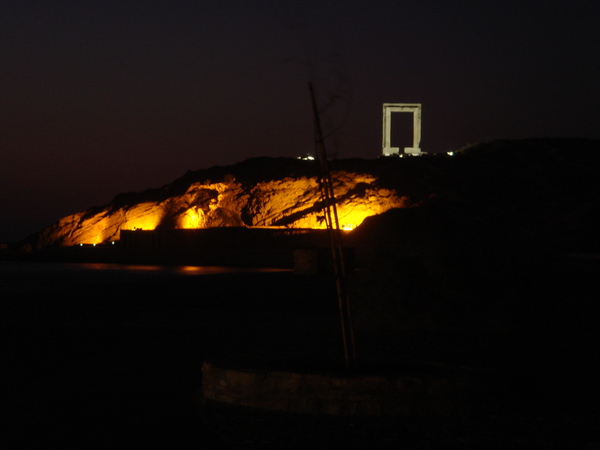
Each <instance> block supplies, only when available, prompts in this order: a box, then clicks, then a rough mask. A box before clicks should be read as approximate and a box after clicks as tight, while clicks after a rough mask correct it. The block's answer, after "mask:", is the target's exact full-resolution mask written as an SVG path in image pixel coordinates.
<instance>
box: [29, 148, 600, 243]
mask: <svg viewBox="0 0 600 450" xmlns="http://www.w3.org/2000/svg"><path fill="white" fill-rule="evenodd" d="M331 167H332V171H333V178H334V183H335V191H336V197H337V199H338V208H339V215H340V222H341V224H342V225H345V226H347V227H348V228H356V227H359V225H361V223H362V222H363V221H364V220H365V219H366V218H367V217H370V216H374V215H380V214H381V213H384V212H386V211H388V210H390V209H396V208H406V207H413V206H428V205H429V206H432V205H438V206H437V207H435V208H434V209H431V208H430V209H428V210H427V211H430V212H428V213H424V212H422V211H421V212H417V211H416V209H420V208H416V209H415V208H410V210H406V211H407V212H406V214H405V216H406V217H407V218H406V219H403V220H402V224H401V225H398V227H396V225H394V227H395V228H393V229H390V230H387V231H389V232H386V233H383V228H386V227H385V226H383V225H377V226H375V225H373V223H374V222H372V223H371V224H370V225H369V224H368V222H367V223H366V224H365V225H364V226H363V227H359V230H357V231H354V232H353V233H351V234H352V235H354V238H353V240H355V241H356V240H360V241H365V242H366V241H373V240H380V239H383V240H384V241H385V240H386V239H387V240H389V239H392V240H395V241H398V239H401V240H404V241H407V239H406V238H407V237H408V236H411V237H412V239H414V238H416V236H419V235H423V234H424V233H425V234H427V233H432V232H433V231H432V227H433V228H436V229H437V228H439V226H440V224H441V223H443V222H446V223H448V225H449V226H450V227H452V226H454V227H457V228H458V229H457V230H455V231H456V232H460V229H461V226H460V225H458V223H459V222H460V221H461V220H462V221H463V222H464V221H465V220H467V219H466V218H467V217H468V222H469V223H471V224H474V223H475V222H479V223H480V224H494V226H495V227H497V229H498V230H502V229H508V228H510V229H515V230H516V229H518V230H520V231H519V232H520V233H521V236H522V237H523V236H528V237H530V238H531V239H533V240H535V241H544V242H545V243H546V244H548V245H553V246H556V247H560V249H562V250H564V251H591V250H593V251H598V250H599V249H600V245H599V240H598V237H597V233H596V230H597V229H598V227H597V225H599V222H600V217H599V212H598V211H599V208H598V206H599V205H598V200H597V192H599V191H600V190H599V188H600V141H598V140H583V139H531V140H519V141H496V142H491V143H485V144H479V145H474V146H470V147H467V148H465V149H463V150H461V151H459V152H457V153H456V154H455V155H454V156H448V155H445V154H444V155H425V156H421V157H412V158H379V159H374V160H363V159H345V160H334V161H332V163H331ZM316 173H317V165H316V163H315V162H314V161H305V160H299V159H290V158H253V159H249V160H246V161H243V162H240V163H238V164H235V165H232V166H227V167H221V166H217V167H212V168H209V169H203V170H197V171H190V172H188V173H186V174H185V175H184V176H183V177H181V178H179V179H177V180H175V181H174V182H173V183H171V184H168V185H165V186H163V187H161V188H156V189H149V190H146V191H144V192H139V193H126V194H120V195H117V196H116V197H115V198H114V199H113V200H112V201H111V202H110V203H109V204H107V205H104V206H100V207H93V208H90V209H88V210H86V211H82V212H78V213H76V214H72V215H70V216H67V217H64V218H62V219H60V220H59V221H58V222H57V223H55V224H54V225H52V226H51V227H49V228H47V229H45V230H43V231H42V232H40V233H38V234H36V235H35V236H31V237H30V238H29V239H28V242H29V243H31V245H32V246H33V247H34V248H43V247H47V246H57V245H58V246H71V245H76V244H80V243H83V244H98V243H103V242H109V241H114V240H118V239H119V232H120V230H122V229H155V228H203V227H218V226H259V227H260V226H284V227H291V228H319V227H324V223H323V220H322V214H321V204H320V196H319V188H318V184H317V179H316ZM439 205H445V206H444V207H443V208H441V207H440V206H439ZM448 205H452V206H448ZM442 209H443V210H444V212H443V213H442V212H441V211H442ZM434 210H435V211H436V212H435V213H434V212H431V211H434ZM416 215H420V216H422V217H423V218H422V219H419V220H417V222H418V224H417V223H416V222H415V220H416V219H413V218H412V217H413V216H414V217H416ZM384 216H385V215H384ZM408 216H410V217H411V218H408ZM459 216H460V217H461V219H458V217H459ZM382 217H383V216H382ZM390 217H391V216H390ZM450 218H452V219H450ZM450 222H452V224H453V225H452V224H450ZM410 223H414V230H411V231H409V230H407V227H410V225H409V224H410ZM486 226H487V225H486ZM373 227H375V228H377V227H383V228H382V229H381V230H380V231H381V232H379V231H378V232H377V233H375V232H373V231H372V230H374V228H373ZM361 228H362V229H364V231H360V229H361ZM475 228H477V227H475ZM367 229H369V230H371V231H368V232H367ZM427 230H429V231H427ZM438 231H439V230H438ZM382 233H383V234H385V236H382ZM378 236H379V237H378ZM418 240H420V241H422V239H418ZM550 243H551V244H550Z"/></svg>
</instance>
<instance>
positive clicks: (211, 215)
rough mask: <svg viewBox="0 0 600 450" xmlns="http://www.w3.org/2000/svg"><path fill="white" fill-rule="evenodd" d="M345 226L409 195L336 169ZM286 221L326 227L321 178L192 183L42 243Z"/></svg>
mask: <svg viewBox="0 0 600 450" xmlns="http://www.w3.org/2000/svg"><path fill="white" fill-rule="evenodd" d="M333 179H334V185H335V195H336V199H337V201H338V203H337V204H338V217H339V221H340V225H341V226H342V227H344V228H346V229H353V228H355V227H357V226H358V225H360V224H361V222H362V221H363V220H364V219H365V218H366V217H368V216H372V215H374V214H379V213H382V212H385V211H387V210H388V209H390V208H398V207H403V206H405V199H404V198H402V197H399V196H398V195H397V193H396V192H395V191H393V190H390V189H381V188H378V187H377V186H376V181H377V180H376V177H374V176H372V175H369V174H357V173H349V172H343V171H340V172H335V173H334V174H333ZM222 226H259V227H268V226H285V227H289V228H325V222H324V221H323V213H322V211H321V207H320V193H319V186H318V183H317V180H316V178H310V177H287V178H284V179H281V180H274V181H265V182H259V183H256V184H253V185H247V184H246V185H244V184H243V183H239V182H236V181H235V179H234V178H233V177H231V176H230V177H225V180H224V181H222V182H218V183H211V182H207V183H205V184H203V183H192V184H190V185H189V187H188V189H187V190H186V191H185V192H184V193H183V194H182V195H176V196H171V197H168V198H166V199H164V200H161V201H143V202H139V203H135V204H132V205H127V206H122V207H115V205H113V204H109V205H107V206H106V207H104V208H102V209H101V210H99V211H98V210H95V211H94V212H90V211H86V212H80V213H77V214H73V215H71V216H67V217H64V218H63V219H61V220H60V221H59V222H58V223H57V224H55V225H53V226H52V227H50V228H48V229H46V230H44V231H43V232H42V233H41V234H40V239H39V246H41V247H43V246H47V245H53V244H59V245H63V246H70V245H78V244H100V243H104V242H110V241H116V240H118V239H119V233H120V231H121V230H135V229H142V230H153V229H155V228H157V227H161V228H206V227H222Z"/></svg>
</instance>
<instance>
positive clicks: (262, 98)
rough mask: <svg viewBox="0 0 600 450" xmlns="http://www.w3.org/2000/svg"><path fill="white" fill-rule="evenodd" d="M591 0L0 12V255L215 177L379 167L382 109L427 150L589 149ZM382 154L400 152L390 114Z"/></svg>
mask: <svg viewBox="0 0 600 450" xmlns="http://www.w3.org/2000/svg"><path fill="white" fill-rule="evenodd" d="M599 19H600V2H598V1H596V0H593V1H592V0H590V1H580V0H571V1H546V2H533V1H527V0H518V1H513V0H502V1H496V0H488V1H485V2H482V1H454V2H450V1H427V0H419V1H413V2H409V1H406V2H399V1H397V2H392V1H378V0H371V1H368V2H367V1H351V0H345V1H330V0H322V1H318V2H317V1H315V2H312V1H307V0H304V1H301V2H300V1H287V2H286V1H281V0H277V1H275V0H274V1H267V0H264V1H227V0H221V1H187V0H176V1H175V0H169V1H154V0H146V1H127V0H123V1H112V0H103V1H97V2H93V1H85V0H78V1H67V0H61V1H58V0H57V1H52V0H40V1H30V0H18V1H16V0H15V1H13V0H5V1H3V2H2V3H1V4H0V242H7V241H8V242H10V241H16V240H18V239H21V238H24V237H25V236H27V235H28V234H30V233H33V232H36V231H39V230H40V229H42V228H44V227H46V226H49V225H51V224H52V223H53V222H55V221H56V220H58V219H59V218H61V217H63V216H65V215H68V214H72V213H75V212H78V211H82V210H85V209H87V208H88V207H91V206H97V205H101V204H105V203H107V202H109V201H110V200H111V199H112V198H113V197H114V196H115V195H116V194H118V193H120V192H128V191H141V190H144V189H147V188H152V187H159V186H161V185H164V184H166V183H169V182H171V181H173V180H174V179H176V178H178V177H180V176H181V175H183V174H184V173H185V172H186V171H187V170H197V169H201V168H207V167H211V166H214V165H227V164H232V163H235V162H238V161H241V160H244V159H247V158H250V157H256V156H264V155H267V156H298V155H302V154H306V153H308V152H313V150H314V145H313V122H312V116H311V104H310V97H309V91H308V87H307V83H308V81H312V82H313V83H314V86H315V89H316V93H317V97H318V101H319V103H320V104H322V105H324V104H326V103H329V102H330V100H334V102H333V103H332V106H331V107H330V108H329V109H327V110H326V111H324V113H323V117H322V120H323V122H324V128H325V133H326V134H328V135H330V137H329V138H328V140H327V150H328V152H329V153H330V154H331V155H333V156H337V157H363V158H373V157H376V156H378V155H379V154H380V153H381V114H382V113H381V108H382V104H383V103H384V102H414V103H422V104H423V138H422V143H421V146H422V149H423V150H424V151H427V152H440V151H449V150H454V149H458V148H460V147H463V146H464V145H466V144H468V143H475V142H481V141H488V140H493V139H500V138H509V139H513V138H529V137H587V138H600V132H599V129H598V123H599V120H600V89H599V88H598V80H600V58H599V56H598V55H600V33H599V32H598V29H599V25H598V20H599ZM394 123H395V124H397V128H395V131H394V134H393V137H392V138H393V141H392V144H393V145H394V146H399V147H404V146H409V145H410V143H411V142H410V139H411V138H410V132H409V131H408V130H409V126H410V115H409V114H395V115H394Z"/></svg>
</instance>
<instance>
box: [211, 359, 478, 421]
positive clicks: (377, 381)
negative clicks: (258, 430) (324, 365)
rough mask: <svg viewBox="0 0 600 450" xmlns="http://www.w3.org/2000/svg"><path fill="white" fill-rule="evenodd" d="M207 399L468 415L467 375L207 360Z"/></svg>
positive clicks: (276, 407)
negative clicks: (342, 372) (343, 372)
mask: <svg viewBox="0 0 600 450" xmlns="http://www.w3.org/2000/svg"><path fill="white" fill-rule="evenodd" d="M202 385H203V392H204V398H205V399H207V400H211V401H216V402H221V403H228V404H232V405H239V406H245V407H253V408H260V409H267V410H273V411H286V412H294V413H310V414H329V415H338V416H358V415H360V416H387V415H394V416H402V417H467V416H468V415H469V414H470V409H471V407H470V406H471V389H472V388H471V383H470V382H469V380H468V378H466V377H462V376H442V375H437V376H433V375H431V376H398V375H394V376H390V375H387V376H365V375H348V376H334V375H325V374H314V373H294V372H282V371H270V370H239V369H229V368H224V367H217V366H215V365H213V364H210V363H204V365H203V367H202Z"/></svg>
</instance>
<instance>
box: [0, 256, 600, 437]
mask: <svg viewBox="0 0 600 450" xmlns="http://www.w3.org/2000/svg"><path fill="white" fill-rule="evenodd" d="M593 270H596V269H593ZM592 272H593V273H590V274H585V271H583V272H582V271H579V270H578V271H577V272H576V273H578V274H580V275H577V276H579V277H582V278H581V280H580V281H581V282H583V283H584V284H585V283H589V285H588V286H587V287H585V289H584V292H583V295H590V291H591V290H594V289H595V287H594V286H595V280H596V275H597V271H596V272H594V271H592ZM581 282H580V283H578V285H579V286H581ZM0 286H2V292H1V304H2V319H1V320H2V333H3V336H2V342H3V345H2V348H3V350H2V367H3V373H4V375H7V376H8V377H7V379H8V382H6V383H5V384H4V385H3V393H2V409H3V412H4V416H5V417H8V420H6V419H5V422H4V424H3V425H4V426H3V430H4V431H2V434H3V436H2V439H1V440H2V442H3V445H2V447H3V448H36V447H37V448H47V447H50V446H57V447H58V446H60V448H205V447H206V446H214V447H216V448H219V447H222V446H224V445H226V444H228V443H233V444H245V443H257V442H265V443H279V444H284V443H309V444H316V443H325V444H354V446H357V447H365V446H367V445H369V446H371V447H372V446H373V445H378V444H384V443H394V444H402V445H403V446H404V447H403V448H433V447H435V448H439V447H449V446H454V447H456V446H459V447H460V446H462V447H482V448H514V447H515V446H521V447H523V446H525V447H533V446H539V445H545V446H548V447H556V448H563V447H566V448H597V447H598V446H599V445H600V440H599V438H598V436H599V431H600V425H599V423H600V422H599V417H600V415H599V414H598V411H599V408H598V405H597V399H598V397H597V395H596V390H595V389H596V386H595V384H596V381H595V380H596V373H597V372H596V370H595V364H594V359H595V358H597V353H596V349H597V347H595V344H594V343H593V342H590V341H588V340H587V339H586V338H585V336H584V335H582V334H581V333H575V335H574V338H573V340H572V341H568V340H567V341H565V331H564V330H562V331H560V332H558V334H557V335H556V336H554V337H553V336H552V335H544V336H537V337H535V338H533V337H532V336H515V335H512V336H506V335H489V334H481V335H473V334H469V335H460V334H457V333H453V334H448V335H436V334H434V333H428V334H427V333H426V334H423V333H421V334H419V333H407V334H406V336H405V337H404V338H401V339H399V340H397V341H396V342H388V343H387V344H386V345H385V346H383V347H386V348H382V346H381V344H379V347H378V348H375V349H374V348H372V347H370V348H368V349H366V348H364V347H365V346H366V345H367V343H366V341H363V343H362V344H361V343H360V342H359V356H360V352H361V351H362V355H363V359H365V361H367V364H366V366H369V364H370V366H371V367H370V369H372V370H375V369H377V370H393V367H392V366H393V364H390V365H388V366H386V364H384V363H382V361H384V360H385V359H386V358H389V355H397V357H398V358H399V360H404V361H411V363H414V364H421V363H428V364H431V363H435V364H438V365H441V366H445V367H453V366H456V365H461V366H465V367H467V368H473V369H474V370H475V371H476V372H477V373H481V374H483V375H481V377H480V378H481V380H483V381H482V382H483V383H484V384H485V385H486V386H488V390H487V391H486V392H485V393H482V394H480V395H478V396H477V399H476V408H475V414H474V416H473V418H472V419H468V420H464V419H463V420H452V419H447V420H433V419H398V418H383V419H382V418H362V419H361V418H332V417H316V416H297V415H287V414H274V413H268V412H259V411H251V410H245V409H238V408H230V407H223V406H220V405H214V404H205V403H203V402H202V400H201V365H202V362H203V361H204V360H213V361H218V360H237V361H241V362H242V363H249V364H250V363H252V362H254V363H255V364H261V363H264V364H269V365H271V366H273V367H278V368H286V367H289V368H292V369H298V368H301V367H303V366H305V367H308V368H310V369H313V370H314V369H315V368H319V367H323V368H324V369H325V370H329V371H331V370H339V369H340V367H341V365H342V364H341V349H340V345H339V337H338V330H337V320H336V315H335V300H334V297H333V295H332V288H331V285H330V282H329V281H328V280H326V279H322V278H313V277H301V276H295V275H293V274H292V273H291V272H281V271H280V272H255V273H247V272H246V273H243V272H242V273H232V272H228V273H221V272H219V271H213V272H211V271H208V272H206V271H204V272H202V271H199V270H194V269H192V270H189V271H183V270H175V269H165V268H155V269H154V270H149V269H142V268H131V267H129V268H122V267H112V268H111V267H107V266H82V265H71V266H69V265H43V264H30V265H24V264H15V263H2V265H0ZM579 294H582V292H580V293H579ZM579 294H577V295H579ZM593 311H597V308H596V309H594V308H590V309H589V310H587V312H588V314H587V315H588V321H591V320H595V319H593V318H590V317H589V313H590V312H593ZM584 312H586V311H584ZM565 314H567V315H568V314H571V315H573V313H572V312H569V311H567V309H566V310H565ZM586 323H587V322H586ZM586 326H588V325H586ZM582 336H583V337H582ZM378 358H379V359H378ZM490 386H494V388H493V389H489V387H490Z"/></svg>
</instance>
